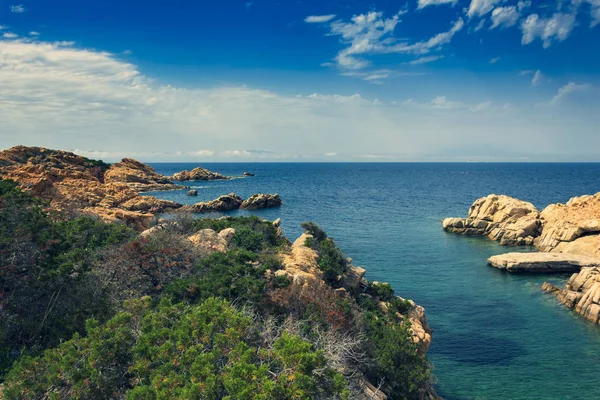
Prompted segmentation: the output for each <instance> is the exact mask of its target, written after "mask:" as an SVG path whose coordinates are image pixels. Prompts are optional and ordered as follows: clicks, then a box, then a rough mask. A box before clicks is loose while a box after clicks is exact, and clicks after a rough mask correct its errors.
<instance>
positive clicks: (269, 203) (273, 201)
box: [241, 194, 281, 210]
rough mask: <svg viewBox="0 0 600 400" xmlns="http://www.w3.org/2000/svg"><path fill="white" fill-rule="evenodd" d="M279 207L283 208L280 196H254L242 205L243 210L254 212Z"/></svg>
mask: <svg viewBox="0 0 600 400" xmlns="http://www.w3.org/2000/svg"><path fill="white" fill-rule="evenodd" d="M279 206H281V197H279V195H278V194H254V195H252V196H250V197H249V198H248V199H246V200H245V201H244V202H243V203H242V205H241V208H242V209H245V210H254V209H258V208H271V207H279Z"/></svg>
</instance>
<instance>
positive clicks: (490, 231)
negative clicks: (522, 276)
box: [442, 193, 600, 323]
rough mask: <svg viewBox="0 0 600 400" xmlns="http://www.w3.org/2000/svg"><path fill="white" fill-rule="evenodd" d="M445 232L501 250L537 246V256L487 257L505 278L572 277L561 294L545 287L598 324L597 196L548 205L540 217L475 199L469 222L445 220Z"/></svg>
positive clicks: (520, 207) (517, 203)
mask: <svg viewBox="0 0 600 400" xmlns="http://www.w3.org/2000/svg"><path fill="white" fill-rule="evenodd" d="M442 228H443V229H444V230H445V231H446V232H452V233H457V234H463V235H471V236H486V237H488V238H489V239H491V240H496V241H499V242H500V244H502V245H524V246H535V249H537V250H538V252H535V253H509V254H503V255H498V256H494V257H491V258H490V259H489V260H488V264H490V265H491V266H493V267H496V268H499V269H503V270H506V271H508V272H532V273H533V272H535V273H556V272H559V273H560V272H562V273H564V272H576V273H575V274H574V275H573V276H572V277H571V279H570V280H569V281H568V282H567V284H566V286H565V288H564V289H560V288H557V287H555V286H554V285H551V284H549V283H545V284H544V287H543V289H544V290H545V291H547V292H550V293H553V294H555V295H556V296H557V297H558V299H559V301H560V302H561V303H563V304H564V305H565V306H567V307H568V308H570V309H572V310H574V311H575V312H577V313H578V314H581V315H582V316H584V317H585V318H587V319H588V320H590V321H592V322H594V323H600V193H597V194H595V195H586V196H581V197H574V198H572V199H570V200H569V201H568V202H567V203H566V204H551V205H549V206H548V207H546V208H545V209H544V210H543V211H541V212H539V211H538V210H537V209H536V208H535V207H534V206H533V204H531V203H528V202H524V201H522V200H518V199H515V198H512V197H508V196H503V195H501V196H499V195H495V194H491V195H489V196H487V197H484V198H480V199H477V200H476V201H475V202H474V203H473V205H472V206H471V207H470V209H469V212H468V215H467V218H446V219H445V220H444V221H443V222H442Z"/></svg>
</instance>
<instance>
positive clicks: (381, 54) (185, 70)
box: [0, 0, 600, 161]
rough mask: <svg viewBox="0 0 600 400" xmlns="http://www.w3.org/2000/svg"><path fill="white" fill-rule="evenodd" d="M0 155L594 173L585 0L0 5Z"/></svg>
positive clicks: (595, 71) (591, 57) (596, 58)
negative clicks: (573, 168) (21, 151)
mask: <svg viewBox="0 0 600 400" xmlns="http://www.w3.org/2000/svg"><path fill="white" fill-rule="evenodd" d="M0 28H1V29H0V148H6V147H10V146H12V145H16V144H28V145H42V146H46V147H54V148H64V149H70V150H75V151H77V152H79V153H81V154H85V155H89V156H92V157H100V158H104V159H108V160H112V159H117V158H119V157H122V156H134V157H138V158H140V159H142V160H148V161H159V160H169V161H179V160H181V161H249V160H256V161H288V160H298V161H304V160H305V161H313V160H328V161H421V160H424V161H465V160H467V161H538V160H542V161H565V160H573V161H577V160H582V161H600V151H598V150H597V149H600V134H599V133H600V132H599V130H598V126H600V116H599V115H598V112H597V111H598V110H599V109H600V108H599V106H600V70H599V68H598V65H600V45H599V44H598V43H600V41H599V39H600V0H562V1H561V0H558V1H537V2H531V1H524V0H521V1H513V0H410V1H391V0H390V1H372V2H368V3H367V2H363V1H344V0H334V1H327V2H324V1H313V0H308V1H268V0H254V1H236V0H225V1H221V2H206V1H183V0H179V1H169V2H164V1H145V2H137V1H102V2H100V1H87V2H81V1H70V0H68V1H67V0H63V1H54V2H48V1H33V0H32V1H26V2H25V1H23V2H21V1H16V2H15V1H6V0H0Z"/></svg>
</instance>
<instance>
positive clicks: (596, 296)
mask: <svg viewBox="0 0 600 400" xmlns="http://www.w3.org/2000/svg"><path fill="white" fill-rule="evenodd" d="M543 289H544V290H546V291H548V292H550V293H553V294H554V295H556V296H557V297H558V300H559V301H560V302H561V303H563V304H564V305H565V306H567V307H568V308H570V309H572V310H574V311H575V312H576V313H578V314H580V315H582V316H583V317H585V318H586V319H588V320H589V321H592V322H593V323H595V324H600V267H591V268H582V269H581V271H580V272H579V273H577V274H573V276H571V279H569V281H568V282H567V285H566V287H565V289H563V290H561V289H559V288H557V287H555V286H553V285H551V284H549V283H545V284H544V286H543Z"/></svg>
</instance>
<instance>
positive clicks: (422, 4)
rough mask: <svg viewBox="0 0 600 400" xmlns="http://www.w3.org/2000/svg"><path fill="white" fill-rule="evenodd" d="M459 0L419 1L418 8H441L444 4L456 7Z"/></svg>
mask: <svg viewBox="0 0 600 400" xmlns="http://www.w3.org/2000/svg"><path fill="white" fill-rule="evenodd" d="M457 1H458V0H419V3H418V7H417V8H425V7H427V6H439V5H442V4H451V5H452V6H455V5H456V2H457Z"/></svg>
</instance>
